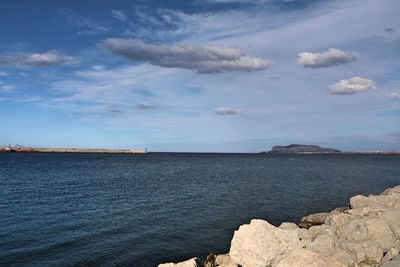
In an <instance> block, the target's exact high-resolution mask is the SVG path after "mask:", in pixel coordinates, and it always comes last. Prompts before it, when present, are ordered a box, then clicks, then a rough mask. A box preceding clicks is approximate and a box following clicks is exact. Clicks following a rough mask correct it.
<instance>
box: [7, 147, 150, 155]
mask: <svg viewBox="0 0 400 267" xmlns="http://www.w3.org/2000/svg"><path fill="white" fill-rule="evenodd" d="M0 152H3V153H7V152H8V153H13V152H17V153H34V152H38V153H101V154H145V153H147V149H96V148H32V147H11V146H9V147H5V148H0Z"/></svg>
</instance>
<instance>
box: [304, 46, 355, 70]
mask: <svg viewBox="0 0 400 267" xmlns="http://www.w3.org/2000/svg"><path fill="white" fill-rule="evenodd" d="M358 57H359V54H358V53H357V52H348V51H343V50H340V49H337V48H330V49H328V50H327V51H325V52H322V53H312V52H301V53H299V54H298V55H297V64H299V65H303V66H304V67H305V68H312V69H314V68H322V67H331V66H337V65H341V64H347V63H350V62H353V61H355V60H357V58H358Z"/></svg>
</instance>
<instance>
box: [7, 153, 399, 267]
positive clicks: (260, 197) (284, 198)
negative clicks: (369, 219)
mask: <svg viewBox="0 0 400 267" xmlns="http://www.w3.org/2000/svg"><path fill="white" fill-rule="evenodd" d="M397 184H400V156H399V155H339V154H338V155H334V154H332V155H265V154H174V153H148V154H143V155H114V154H61V153H60V154H58V153H57V154H46V153H43V154H40V153H32V154H19V153H7V154H4V153H3V154H0V192H1V194H0V266H144V267H146V266H156V265H157V264H158V263H162V262H170V261H181V260H184V259H187V258H191V257H193V256H200V257H203V258H204V257H205V256H206V255H207V254H208V253H210V252H217V253H225V252H228V250H229V246H230V240H231V238H232V235H233V232H234V230H235V229H237V228H238V227H239V225H241V224H244V223H248V222H249V220H250V219H252V218H261V219H266V220H268V221H269V222H271V223H273V224H275V225H279V224H280V223H281V222H283V221H293V222H296V221H298V220H299V219H300V218H301V217H302V216H304V215H308V214H310V213H315V212H321V211H329V210H332V209H334V208H336V207H339V206H346V205H348V198H349V197H350V196H352V195H356V194H374V193H379V192H381V191H383V190H384V189H385V188H387V187H391V186H394V185H397Z"/></svg>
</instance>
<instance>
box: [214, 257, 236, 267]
mask: <svg viewBox="0 0 400 267" xmlns="http://www.w3.org/2000/svg"><path fill="white" fill-rule="evenodd" d="M215 266H216V267H238V265H237V264H236V263H233V262H232V259H231V256H230V255H229V254H222V255H217V257H216V258H215Z"/></svg>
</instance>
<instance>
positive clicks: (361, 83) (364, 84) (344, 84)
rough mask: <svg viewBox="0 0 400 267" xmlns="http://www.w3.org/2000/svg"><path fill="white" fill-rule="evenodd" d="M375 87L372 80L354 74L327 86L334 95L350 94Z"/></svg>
mask: <svg viewBox="0 0 400 267" xmlns="http://www.w3.org/2000/svg"><path fill="white" fill-rule="evenodd" d="M375 88H376V86H375V83H374V82H373V81H372V80H369V79H365V78H361V77H357V76H356V77H352V78H349V79H344V80H340V81H339V82H337V83H335V84H333V85H331V86H329V91H331V92H332V94H336V95H352V94H355V93H359V92H364V91H369V90H372V89H375Z"/></svg>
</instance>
